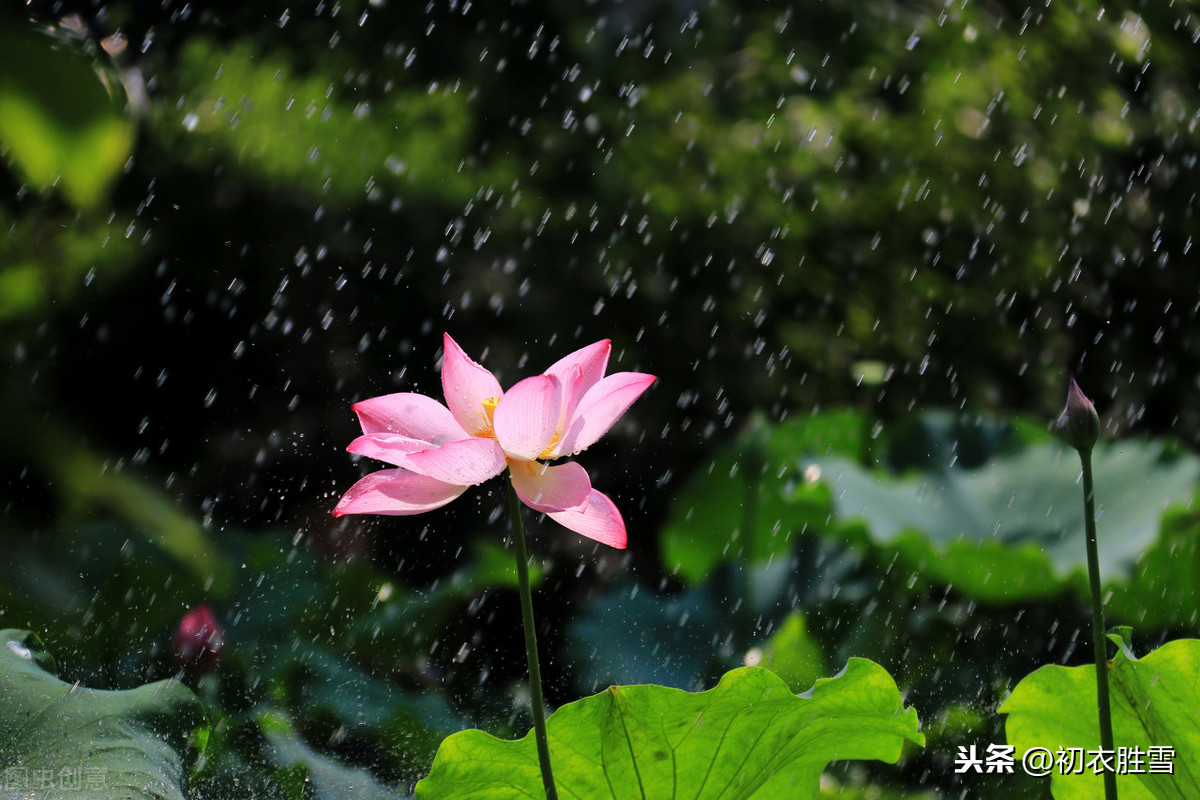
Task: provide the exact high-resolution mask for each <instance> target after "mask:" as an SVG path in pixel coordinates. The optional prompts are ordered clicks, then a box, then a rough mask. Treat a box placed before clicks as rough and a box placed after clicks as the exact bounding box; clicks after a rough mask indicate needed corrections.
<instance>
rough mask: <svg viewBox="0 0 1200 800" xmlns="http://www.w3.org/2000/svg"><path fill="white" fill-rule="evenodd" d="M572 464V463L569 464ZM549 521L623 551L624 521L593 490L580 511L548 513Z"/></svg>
mask: <svg viewBox="0 0 1200 800" xmlns="http://www.w3.org/2000/svg"><path fill="white" fill-rule="evenodd" d="M571 463H573V462H571ZM548 515H549V517H550V519H552V520H554V521H555V522H557V523H558V524H559V525H562V526H563V527H564V528H570V529H571V530H573V531H575V532H576V533H578V534H582V535H583V536H586V537H587V538H589V539H595V540H596V541H597V542H600V543H601V544H606V545H608V546H609V547H615V548H617V549H618V550H624V549H625V542H626V536H625V520H623V519H621V512H620V511H618V510H617V507H616V505H614V504H613V501H612V500H609V499H608V497H607V496H606V495H603V494H601V493H600V492H597V491H596V490H595V489H593V490H592V491H591V492H590V493H589V494H588V499H587V504H586V505H585V506H584V507H583V508H582V509H568V510H566V511H551V512H548Z"/></svg>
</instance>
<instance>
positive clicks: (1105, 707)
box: [1079, 447, 1117, 800]
mask: <svg viewBox="0 0 1200 800" xmlns="http://www.w3.org/2000/svg"><path fill="white" fill-rule="evenodd" d="M1079 461H1080V464H1081V465H1082V467H1083V524H1084V529H1085V533H1086V539H1087V564H1088V582H1089V584H1090V585H1091V590H1092V640H1093V644H1094V645H1095V649H1096V707H1097V711H1098V713H1099V715H1100V747H1101V749H1103V750H1105V751H1107V752H1108V753H1112V754H1115V753H1116V748H1115V746H1114V745H1113V729H1112V708H1111V707H1110V705H1109V700H1108V638H1107V637H1106V636H1105V627H1104V603H1103V596H1102V595H1101V586H1100V550H1099V548H1098V547H1097V545H1096V497H1095V489H1094V487H1093V485H1092V448H1090V447H1086V448H1080V450H1079ZM1113 757H1114V758H1115V755H1114V756H1113ZM1104 798H1105V800H1117V774H1116V772H1114V771H1113V770H1112V769H1106V770H1104Z"/></svg>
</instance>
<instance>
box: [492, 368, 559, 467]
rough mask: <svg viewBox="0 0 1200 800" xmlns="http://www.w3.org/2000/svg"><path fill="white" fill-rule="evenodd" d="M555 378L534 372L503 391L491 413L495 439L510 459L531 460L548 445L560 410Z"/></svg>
mask: <svg viewBox="0 0 1200 800" xmlns="http://www.w3.org/2000/svg"><path fill="white" fill-rule="evenodd" d="M560 397H561V389H560V386H559V382H558V378H555V377H553V376H552V375H536V376H534V377H532V378H526V379H525V380H523V381H521V382H520V383H518V384H517V385H516V386H514V387H512V388H511V389H509V390H508V391H507V392H505V393H504V397H502V398H500V402H499V403H497V404H496V410H495V412H494V413H493V414H492V426H493V427H494V428H495V431H496V441H498V442H500V446H501V447H503V448H504V452H505V453H507V454H508V455H510V456H512V457H513V458H518V459H521V460H523V461H532V460H533V459H535V458H537V457H538V456H539V455H540V454H541V453H542V452H543V451H544V450H545V449H546V447H547V446H548V445H549V444H550V440H551V438H552V437H553V436H554V428H555V425H557V423H558V418H559V412H560V411H561V399H560Z"/></svg>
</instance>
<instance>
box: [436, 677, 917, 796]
mask: <svg viewBox="0 0 1200 800" xmlns="http://www.w3.org/2000/svg"><path fill="white" fill-rule="evenodd" d="M548 731H549V739H550V752H551V758H552V762H553V766H554V775H555V783H556V784H557V785H558V787H559V792H560V795H561V796H562V797H564V798H575V799H576V800H600V799H601V798H605V799H607V798H630V799H631V800H632V798H647V797H672V798H676V800H690V799H692V798H695V799H696V800H699V799H700V798H714V800H715V799H716V798H720V800H739V799H740V798H757V799H758V800H768V798H780V797H787V798H796V799H797V800H800V799H801V798H811V797H815V796H816V794H817V788H818V780H819V778H820V775H821V772H822V770H823V769H824V768H825V765H826V764H828V763H829V762H830V761H834V760H845V759H878V760H881V761H887V762H894V761H896V760H897V759H898V758H899V757H900V751H901V748H902V747H903V744H904V742H905V741H906V740H907V741H911V742H914V743H916V744H924V740H925V739H924V736H923V735H922V734H921V733H920V732H919V731H918V722H917V715H916V712H915V711H914V710H913V709H911V708H908V709H906V708H905V707H904V701H903V699H902V698H901V697H900V693H899V691H898V690H897V689H896V684H895V682H894V681H893V680H892V678H891V676H890V675H888V674H887V672H886V671H885V670H884V669H883V668H882V667H880V666H879V665H877V664H874V663H872V662H870V661H867V660H865V659H851V660H850V662H849V663H848V664H847V666H846V669H845V670H843V671H842V673H841V674H840V675H838V676H837V677H834V678H829V679H823V680H820V681H818V682H817V684H816V685H815V686H814V687H813V688H812V689H811V690H809V691H808V692H806V693H805V694H803V695H794V694H792V693H791V692H790V691H789V690H788V688H787V686H786V685H785V684H784V683H783V682H782V681H781V680H780V679H779V678H777V677H776V676H775V675H774V674H772V673H770V672H768V671H766V670H763V669H758V668H752V667H748V668H742V669H737V670H734V671H732V672H730V673H727V674H726V675H725V677H724V678H722V679H721V682H720V683H719V684H718V685H717V687H716V688H715V689H711V690H709V691H707V692H700V693H696V694H689V693H687V692H684V691H681V690H678V689H668V688H665V687H662V686H614V687H612V688H610V689H609V690H608V691H606V692H602V693H600V694H597V695H594V696H592V697H589V698H586V699H583V700H580V701H577V702H575V703H571V704H569V705H566V706H563V707H562V708H560V709H559V710H558V711H557V712H555V714H554V715H553V716H552V717H551V718H550V720H549V722H548ZM417 796H418V797H419V798H422V800H436V799H437V798H451V797H452V798H455V799H456V800H471V798H479V800H483V798H487V800H505V798H522V799H524V800H527V799H528V798H531V797H541V796H542V788H541V776H540V772H539V769H538V759H537V752H536V747H535V743H534V738H533V735H532V734H529V735H527V736H525V738H523V739H521V740H519V741H515V742H511V741H502V740H500V739H496V738H494V737H492V736H489V735H487V734H486V733H483V732H482V731H476V730H470V731H463V732H462V733H458V734H455V735H453V736H451V737H449V738H447V739H446V740H445V741H444V742H443V743H442V746H441V749H439V750H438V754H437V758H436V759H435V760H434V762H433V769H432V771H431V772H430V774H429V777H428V778H426V779H425V780H423V781H421V782H420V783H419V784H417Z"/></svg>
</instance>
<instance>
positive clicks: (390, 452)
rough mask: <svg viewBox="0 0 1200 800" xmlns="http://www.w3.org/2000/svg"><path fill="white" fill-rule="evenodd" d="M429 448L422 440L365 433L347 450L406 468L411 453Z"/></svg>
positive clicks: (390, 434)
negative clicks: (405, 464) (406, 460)
mask: <svg viewBox="0 0 1200 800" xmlns="http://www.w3.org/2000/svg"><path fill="white" fill-rule="evenodd" d="M428 448H429V442H422V441H421V440H420V439H410V438H409V437H407V436H400V435H399V434H396V433H364V434H363V435H362V436H359V437H358V438H357V439H355V440H354V441H353V442H351V443H350V445H349V446H348V447H347V448H346V450H347V451H348V452H351V453H354V454H356V455H360V456H366V457H367V458H373V459H375V460H376V461H386V462H387V463H389V464H395V465H396V466H398V467H400V466H404V461H405V458H406V457H407V456H408V454H409V453H416V452H418V451H420V450H426V449H428Z"/></svg>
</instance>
